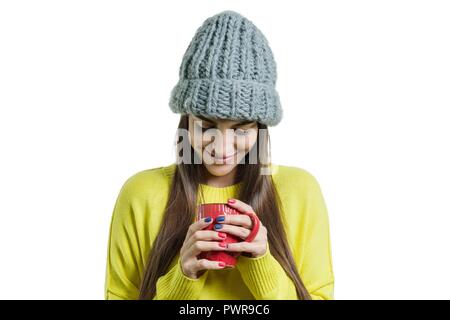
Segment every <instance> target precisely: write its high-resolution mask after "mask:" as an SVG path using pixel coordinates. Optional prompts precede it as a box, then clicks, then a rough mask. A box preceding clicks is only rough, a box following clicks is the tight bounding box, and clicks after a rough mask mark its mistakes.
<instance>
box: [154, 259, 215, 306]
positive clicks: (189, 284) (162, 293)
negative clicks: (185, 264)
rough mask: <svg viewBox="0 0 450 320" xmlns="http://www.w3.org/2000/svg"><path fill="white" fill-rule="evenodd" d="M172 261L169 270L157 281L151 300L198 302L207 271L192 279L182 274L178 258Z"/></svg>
mask: <svg viewBox="0 0 450 320" xmlns="http://www.w3.org/2000/svg"><path fill="white" fill-rule="evenodd" d="M174 260H175V261H176V262H175V264H174V265H173V266H172V267H171V268H170V270H169V271H168V272H167V273H166V274H165V275H164V276H162V277H160V278H159V279H158V281H157V283H156V295H155V297H154V298H153V300H198V298H199V295H200V293H201V291H202V289H203V286H204V285H205V281H206V278H207V277H208V273H209V270H207V271H206V272H205V273H203V274H202V275H201V276H200V277H198V278H197V279H192V278H189V277H188V276H186V275H185V274H184V273H183V270H182V269H181V260H180V257H179V256H177V258H176V259H174Z"/></svg>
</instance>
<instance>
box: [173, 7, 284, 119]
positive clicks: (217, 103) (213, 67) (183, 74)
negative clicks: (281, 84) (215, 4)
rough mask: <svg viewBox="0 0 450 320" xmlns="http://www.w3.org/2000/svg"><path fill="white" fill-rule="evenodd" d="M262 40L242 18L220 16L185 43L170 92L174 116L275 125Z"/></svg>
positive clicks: (270, 60) (276, 102)
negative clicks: (174, 83) (249, 121)
mask: <svg viewBox="0 0 450 320" xmlns="http://www.w3.org/2000/svg"><path fill="white" fill-rule="evenodd" d="M276 80H277V71H276V63H275V60H274V57H273V54H272V50H271V49H270V47H269V44H268V41H267V39H266V38H265V36H264V35H263V34H262V32H261V31H260V30H259V29H258V28H257V27H256V26H255V25H254V24H253V23H252V22H251V21H249V20H248V19H247V18H245V17H243V16H242V15H240V14H239V13H237V12H234V11H230V10H227V11H223V12H221V13H218V14H216V15H214V16H212V17H209V18H208V19H206V20H205V21H204V22H203V24H202V25H201V26H200V27H199V28H198V29H197V31H196V33H195V36H194V38H193V39H192V40H191V42H190V44H189V46H188V48H187V50H186V52H185V54H184V56H183V61H182V63H181V66H180V69H179V80H178V83H177V84H176V86H175V87H174V88H173V89H172V91H171V93H170V102H169V106H170V109H171V110H172V111H173V112H174V113H181V114H189V113H190V114H194V115H202V116H204V117H207V118H216V119H217V118H218V119H230V120H235V121H242V120H251V121H258V122H260V123H264V124H266V125H268V126H275V125H277V124H278V123H279V122H280V121H281V118H282V116H283V111H282V108H281V104H280V99H279V96H278V93H277V91H276V89H275V84H276Z"/></svg>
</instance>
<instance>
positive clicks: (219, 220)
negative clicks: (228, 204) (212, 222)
mask: <svg viewBox="0 0 450 320" xmlns="http://www.w3.org/2000/svg"><path fill="white" fill-rule="evenodd" d="M224 220H225V216H218V217H217V219H216V221H217V222H223V221H224Z"/></svg>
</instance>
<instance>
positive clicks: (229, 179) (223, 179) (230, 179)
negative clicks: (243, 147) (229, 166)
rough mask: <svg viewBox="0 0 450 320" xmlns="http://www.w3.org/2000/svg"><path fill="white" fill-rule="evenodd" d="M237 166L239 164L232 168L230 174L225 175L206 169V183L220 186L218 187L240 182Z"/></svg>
mask: <svg viewBox="0 0 450 320" xmlns="http://www.w3.org/2000/svg"><path fill="white" fill-rule="evenodd" d="M237 168H238V166H236V167H234V168H233V170H231V171H230V172H229V173H228V174H226V175H224V176H215V175H212V174H211V173H209V171H208V170H206V169H205V175H206V178H205V181H206V182H205V184H207V185H209V186H211V187H218V188H223V187H228V186H230V185H232V184H235V183H237V182H238V181H236V178H237Z"/></svg>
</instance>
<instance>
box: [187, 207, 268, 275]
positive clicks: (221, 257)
mask: <svg viewBox="0 0 450 320" xmlns="http://www.w3.org/2000/svg"><path fill="white" fill-rule="evenodd" d="M231 214H246V215H248V216H249V217H250V219H251V220H252V222H253V226H252V230H251V232H250V234H249V236H248V237H247V239H245V240H242V239H241V238H238V237H236V236H234V235H231V234H228V233H227V237H226V238H225V239H224V240H222V241H220V242H221V243H236V242H242V241H247V242H252V241H253V239H255V237H256V235H257V234H258V231H259V225H260V222H259V219H258V216H257V215H256V214H255V213H253V212H246V213H241V212H240V211H239V210H236V209H234V208H232V207H230V206H229V205H228V204H226V203H203V204H200V205H198V206H197V215H196V221H198V220H201V219H203V218H206V217H211V218H212V219H213V220H214V221H215V220H216V218H217V217H218V216H224V215H225V216H226V215H231ZM214 225H215V223H211V224H210V225H208V226H207V227H206V228H205V229H204V230H214ZM239 255H240V252H225V251H204V252H202V253H200V254H199V255H198V258H199V259H208V260H211V261H218V262H223V263H225V268H234V267H235V265H236V263H237V258H238V257H239Z"/></svg>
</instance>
